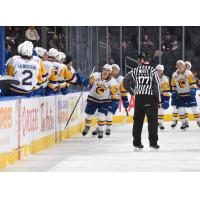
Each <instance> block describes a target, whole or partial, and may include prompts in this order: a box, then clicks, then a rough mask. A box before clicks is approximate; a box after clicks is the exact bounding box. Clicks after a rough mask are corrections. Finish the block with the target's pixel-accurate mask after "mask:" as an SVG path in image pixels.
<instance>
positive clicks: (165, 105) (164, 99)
mask: <svg viewBox="0 0 200 200" xmlns="http://www.w3.org/2000/svg"><path fill="white" fill-rule="evenodd" d="M169 99H170V97H168V96H162V97H161V100H162V108H164V109H167V108H169Z"/></svg>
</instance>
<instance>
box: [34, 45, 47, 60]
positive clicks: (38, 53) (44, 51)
mask: <svg viewBox="0 0 200 200" xmlns="http://www.w3.org/2000/svg"><path fill="white" fill-rule="evenodd" d="M34 50H35V51H36V53H37V55H38V56H39V57H41V58H42V57H43V56H44V54H45V53H46V52H47V50H46V49H44V48H42V47H35V49H34Z"/></svg>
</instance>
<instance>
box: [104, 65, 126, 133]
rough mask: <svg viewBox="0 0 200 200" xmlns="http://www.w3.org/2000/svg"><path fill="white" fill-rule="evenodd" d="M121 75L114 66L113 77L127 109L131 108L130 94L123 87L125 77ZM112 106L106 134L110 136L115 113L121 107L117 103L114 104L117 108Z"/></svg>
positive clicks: (109, 111) (108, 116) (109, 110)
mask: <svg viewBox="0 0 200 200" xmlns="http://www.w3.org/2000/svg"><path fill="white" fill-rule="evenodd" d="M119 73H120V68H119V66H118V65H117V64H113V65H112V73H111V75H112V77H113V78H115V80H116V81H117V84H118V87H119V92H120V98H121V99H122V103H123V106H124V108H125V109H127V108H128V106H129V101H128V93H127V91H126V89H125V88H124V85H123V79H124V77H123V76H121V75H120V74H119ZM112 106H113V105H110V106H109V109H108V114H107V116H106V132H105V134H106V135H110V133H111V127H112V119H113V115H115V113H116V111H117V109H118V107H119V104H117V102H116V104H114V106H115V107H112Z"/></svg>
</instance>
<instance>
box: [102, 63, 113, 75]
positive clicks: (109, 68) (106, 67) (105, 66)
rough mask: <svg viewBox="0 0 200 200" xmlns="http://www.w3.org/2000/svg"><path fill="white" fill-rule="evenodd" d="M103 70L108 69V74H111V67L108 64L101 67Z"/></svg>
mask: <svg viewBox="0 0 200 200" xmlns="http://www.w3.org/2000/svg"><path fill="white" fill-rule="evenodd" d="M103 69H108V70H110V73H111V72H112V66H111V65H109V64H105V65H104V66H103Z"/></svg>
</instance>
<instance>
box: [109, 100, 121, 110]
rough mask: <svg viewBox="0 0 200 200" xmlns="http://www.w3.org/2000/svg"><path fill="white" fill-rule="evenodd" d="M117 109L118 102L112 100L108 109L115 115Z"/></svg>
mask: <svg viewBox="0 0 200 200" xmlns="http://www.w3.org/2000/svg"><path fill="white" fill-rule="evenodd" d="M118 107H119V100H117V99H113V100H112V101H111V103H110V108H111V110H112V112H113V113H115V111H116V110H117V109H118Z"/></svg>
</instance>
